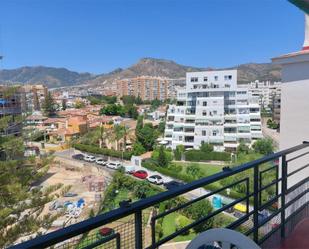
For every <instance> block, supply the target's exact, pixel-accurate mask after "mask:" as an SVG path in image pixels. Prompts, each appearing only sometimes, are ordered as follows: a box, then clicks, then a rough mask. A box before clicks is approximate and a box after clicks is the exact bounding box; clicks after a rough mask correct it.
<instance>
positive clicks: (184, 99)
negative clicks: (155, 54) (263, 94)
mask: <svg viewBox="0 0 309 249" xmlns="http://www.w3.org/2000/svg"><path fill="white" fill-rule="evenodd" d="M262 137H263V136H262V131H261V115H260V106H259V104H258V99H257V98H255V97H252V96H251V95H250V93H249V90H248V89H246V88H243V87H242V88H239V87H237V71H236V70H226V71H207V72H194V73H187V79H186V89H185V90H182V91H178V93H177V104H176V105H170V106H169V109H168V111H167V120H166V129H165V141H167V142H168V144H167V146H168V147H171V148H173V149H175V148H176V146H177V145H184V146H185V148H186V149H189V148H195V149H198V148H199V147H200V145H201V144H202V143H203V142H204V143H210V144H213V145H214V149H215V150H216V151H224V150H226V151H235V150H236V148H237V146H238V145H239V143H240V142H244V143H246V144H248V145H250V144H251V143H252V141H254V140H256V139H259V138H262Z"/></svg>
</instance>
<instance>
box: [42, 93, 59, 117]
mask: <svg viewBox="0 0 309 249" xmlns="http://www.w3.org/2000/svg"><path fill="white" fill-rule="evenodd" d="M42 109H43V111H44V114H45V115H46V116H48V117H51V116H53V115H55V113H56V103H55V101H54V99H53V97H52V95H51V93H50V92H48V94H47V96H46V97H45V99H44V102H43V105H42Z"/></svg>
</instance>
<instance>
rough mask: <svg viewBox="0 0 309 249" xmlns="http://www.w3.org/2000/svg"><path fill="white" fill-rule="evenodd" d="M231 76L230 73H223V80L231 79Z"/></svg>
mask: <svg viewBox="0 0 309 249" xmlns="http://www.w3.org/2000/svg"><path fill="white" fill-rule="evenodd" d="M232 78H233V77H232V75H225V76H224V80H231V79H232Z"/></svg>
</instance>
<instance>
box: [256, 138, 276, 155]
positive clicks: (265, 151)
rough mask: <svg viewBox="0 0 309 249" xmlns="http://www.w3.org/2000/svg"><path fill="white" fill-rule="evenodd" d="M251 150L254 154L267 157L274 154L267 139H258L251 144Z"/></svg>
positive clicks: (272, 146) (271, 145) (270, 141)
mask: <svg viewBox="0 0 309 249" xmlns="http://www.w3.org/2000/svg"><path fill="white" fill-rule="evenodd" d="M253 149H254V151H255V152H256V153H260V154H262V155H269V154H271V153H273V152H274V145H273V141H272V140H271V139H269V138H264V139H259V140H257V141H256V142H255V143H254V144H253Z"/></svg>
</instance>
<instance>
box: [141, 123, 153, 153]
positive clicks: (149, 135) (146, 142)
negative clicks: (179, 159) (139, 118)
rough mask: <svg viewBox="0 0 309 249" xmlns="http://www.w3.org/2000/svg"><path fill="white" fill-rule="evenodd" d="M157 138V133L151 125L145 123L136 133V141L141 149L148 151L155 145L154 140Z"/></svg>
mask: <svg viewBox="0 0 309 249" xmlns="http://www.w3.org/2000/svg"><path fill="white" fill-rule="evenodd" d="M157 138H158V133H157V131H156V130H155V129H154V127H153V125H152V124H151V123H147V124H145V125H144V127H143V128H142V129H141V130H140V131H139V132H138V137H137V140H138V141H139V142H140V143H141V144H142V145H143V147H144V148H145V149H146V150H147V151H150V150H152V149H153V146H154V145H155V142H156V139H157Z"/></svg>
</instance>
